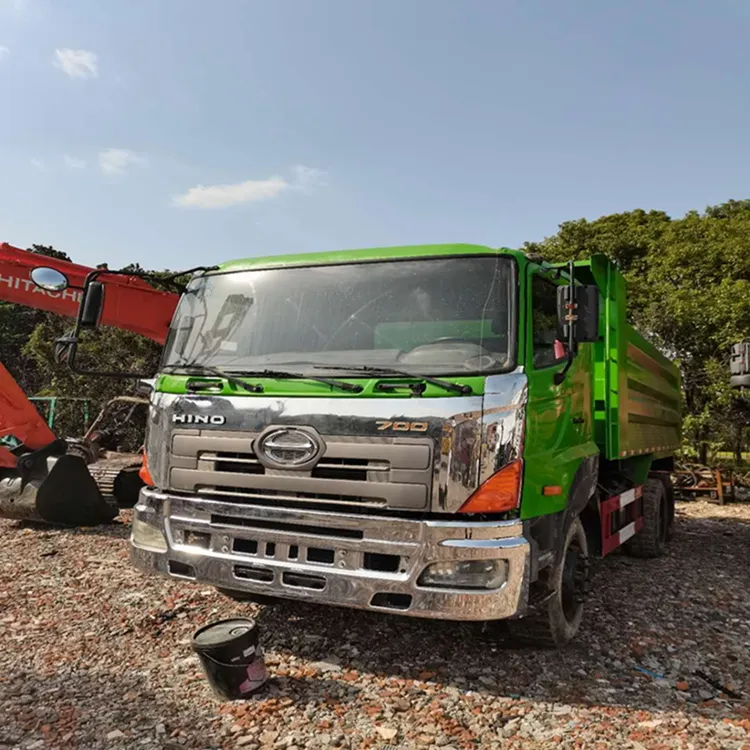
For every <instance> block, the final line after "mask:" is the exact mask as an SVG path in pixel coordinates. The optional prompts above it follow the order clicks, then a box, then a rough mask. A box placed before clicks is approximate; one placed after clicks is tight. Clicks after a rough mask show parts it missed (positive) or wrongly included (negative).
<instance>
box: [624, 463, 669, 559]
mask: <svg viewBox="0 0 750 750" xmlns="http://www.w3.org/2000/svg"><path fill="white" fill-rule="evenodd" d="M670 515H671V514H670V509H669V499H668V497H667V492H666V490H665V487H664V483H663V482H662V481H661V479H653V478H651V479H647V480H646V484H645V485H644V486H643V528H642V529H641V530H640V531H639V532H638V533H637V534H636V535H635V536H634V537H633V538H632V539H628V541H627V542H625V544H624V545H623V549H624V550H625V552H626V553H627V554H628V555H631V556H632V557H642V558H653V557H661V556H662V555H663V554H664V553H665V552H666V550H667V541H668V540H669V537H670V535H671V529H670V526H671V523H670Z"/></svg>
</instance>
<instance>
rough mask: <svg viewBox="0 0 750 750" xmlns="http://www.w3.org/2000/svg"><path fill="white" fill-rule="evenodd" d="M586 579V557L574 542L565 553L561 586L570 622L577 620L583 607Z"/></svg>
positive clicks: (564, 611) (564, 613)
mask: <svg viewBox="0 0 750 750" xmlns="http://www.w3.org/2000/svg"><path fill="white" fill-rule="evenodd" d="M585 578H586V576H585V566H584V557H583V554H582V552H581V548H580V546H579V544H578V542H576V541H573V542H571V543H570V545H569V546H568V549H567V550H566V552H565V563H564V565H563V571H562V582H561V584H562V585H561V586H560V589H561V592H560V593H561V598H562V610H563V615H565V619H566V620H567V621H568V622H573V621H574V620H575V619H576V616H577V614H578V612H579V611H580V610H581V607H582V606H583V604H582V601H583V594H584V585H585V583H584V582H585Z"/></svg>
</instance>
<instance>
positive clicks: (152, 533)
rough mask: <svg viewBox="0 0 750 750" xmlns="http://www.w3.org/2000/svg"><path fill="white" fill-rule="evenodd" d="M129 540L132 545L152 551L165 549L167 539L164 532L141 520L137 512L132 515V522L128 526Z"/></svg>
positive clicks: (163, 550)
mask: <svg viewBox="0 0 750 750" xmlns="http://www.w3.org/2000/svg"><path fill="white" fill-rule="evenodd" d="M130 542H131V543H132V545H133V546H134V547H140V548H142V549H148V550H151V551H152V552H166V551H167V540H166V539H165V537H164V534H163V533H162V532H161V531H160V530H159V529H157V528H156V527H155V526H151V524H148V523H146V522H145V521H141V519H140V518H138V515H137V514H134V515H133V523H132V524H131V526H130Z"/></svg>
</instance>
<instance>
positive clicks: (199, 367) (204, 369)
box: [161, 362, 263, 393]
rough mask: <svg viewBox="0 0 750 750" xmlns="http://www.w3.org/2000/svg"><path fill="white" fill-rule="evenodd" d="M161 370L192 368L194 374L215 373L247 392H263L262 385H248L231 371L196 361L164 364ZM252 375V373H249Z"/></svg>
mask: <svg viewBox="0 0 750 750" xmlns="http://www.w3.org/2000/svg"><path fill="white" fill-rule="evenodd" d="M161 369H162V370H167V371H169V370H186V371H188V373H189V372H190V371H191V370H192V371H193V373H194V374H196V375H216V377H219V378H224V380H226V381H227V382H229V383H231V384H232V385H235V386H237V387H238V388H242V390H244V391H247V392H248V393H263V386H262V385H250V384H248V383H243V382H242V380H240V379H239V378H236V377H235V376H234V375H233V374H232V373H229V372H225V371H224V370H222V369H221V368H219V367H213V366H212V365H203V364H200V363H198V362H184V363H182V362H178V363H177V364H174V365H164V366H163V367H162V368H161ZM250 377H252V375H250Z"/></svg>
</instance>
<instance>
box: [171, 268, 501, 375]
mask: <svg viewBox="0 0 750 750" xmlns="http://www.w3.org/2000/svg"><path fill="white" fill-rule="evenodd" d="M512 277H513V263H512V261H511V259H509V258H508V257H501V256H487V257H463V258H445V259H442V258H439V259H425V260H409V261H390V262H377V263H357V264H346V265H344V264H342V265H326V266H311V267H304V268H300V267H295V268H274V269H266V270H258V271H238V272H232V273H224V274H213V275H208V276H202V277H199V278H197V279H194V280H193V281H192V282H191V283H190V285H189V287H188V291H187V292H186V293H185V294H184V295H183V297H182V300H181V301H180V304H179V306H178V308H177V312H176V313H175V317H174V320H173V321H172V327H171V330H170V334H169V338H168V339H167V343H166V347H165V353H164V360H163V362H164V364H165V365H170V366H179V365H180V364H186V363H191V364H203V365H211V366H214V367H220V368H223V369H224V370H227V371H231V372H238V373H240V372H243V371H244V372H252V371H258V370H261V369H264V368H273V367H282V366H283V367H290V368H293V369H294V370H295V371H296V372H299V373H304V372H310V373H311V372H313V368H315V372H317V373H320V372H321V368H322V369H323V370H324V369H325V367H330V368H331V369H332V370H335V371H337V372H341V371H342V370H344V369H346V367H352V368H356V367H362V366H368V367H374V368H377V367H383V368H388V367H391V368H398V369H400V370H404V371H408V372H414V373H415V374H418V373H423V374H433V375H434V374H444V375H449V374H461V375H466V374H468V373H487V372H493V371H498V370H502V369H505V368H507V367H509V366H510V365H511V353H512V346H511V344H512V341H513V340H512V336H511V321H512V320H513V315H512V313H511V310H512V309H513V306H512V305H513V286H512Z"/></svg>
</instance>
